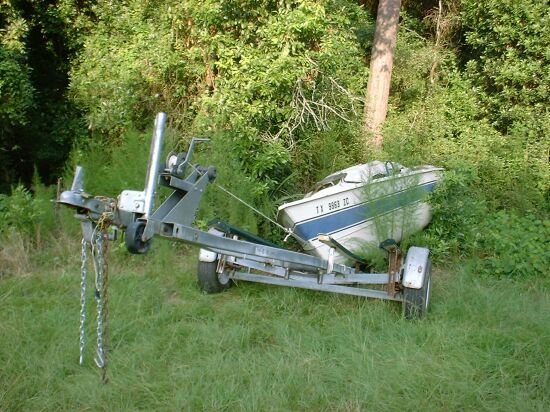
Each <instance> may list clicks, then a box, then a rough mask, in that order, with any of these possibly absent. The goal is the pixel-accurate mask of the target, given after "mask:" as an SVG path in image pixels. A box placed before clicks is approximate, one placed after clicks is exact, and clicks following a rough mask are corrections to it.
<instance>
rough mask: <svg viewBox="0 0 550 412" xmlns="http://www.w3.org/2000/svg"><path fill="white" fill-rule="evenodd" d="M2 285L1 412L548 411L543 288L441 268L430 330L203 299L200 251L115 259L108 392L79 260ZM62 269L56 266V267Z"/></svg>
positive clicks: (375, 318)
mask: <svg viewBox="0 0 550 412" xmlns="http://www.w3.org/2000/svg"><path fill="white" fill-rule="evenodd" d="M72 246H76V248H74V250H66V251H65V254H66V256H65V257H63V261H66V262H67V263H66V264H65V265H59V266H57V267H54V265H48V264H47V260H45V258H44V257H42V258H41V259H42V264H41V266H37V265H35V270H34V271H33V272H31V273H27V274H24V275H18V276H4V277H1V278H0V308H1V310H0V363H1V365H2V367H1V368H0V410H3V411H4V410H5V411H17V410H24V411H27V410H55V411H57V410H71V411H74V410H94V411H95V410H109V411H111V410H275V411H279V410H280V411H286V410H330V411H332V410H342V411H356V410H374V411H378V410H411V411H418V410H423V411H424V410H434V411H440V410H476V411H478V410H534V411H537V410H540V411H545V410H549V409H550V382H549V374H550V299H549V298H548V296H549V295H548V289H549V288H548V286H549V282H548V279H538V280H535V279H530V280H519V281H508V280H495V279H487V278H481V279H480V278H477V277H476V276H474V275H472V274H470V273H469V272H468V270H466V269H460V270H459V269H457V268H446V269H445V270H443V269H442V268H436V270H435V273H434V289H433V295H432V307H431V310H430V313H429V316H428V318H427V319H425V320H423V321H413V322H411V321H406V320H404V319H403V318H402V317H401V313H400V307H399V305H397V304H395V303H392V302H384V301H376V300H367V299H362V298H356V297H350V296H338V295H331V294H327V293H322V292H312V291H304V290H295V289H287V288H280V287H270V286H266V285H259V284H250V283H241V284H239V285H238V286H237V287H234V288H232V289H230V290H229V291H228V292H226V293H222V294H219V295H205V294H203V293H201V292H200V291H199V290H198V287H197V286H196V280H195V266H196V250H195V249H192V248H188V247H184V246H174V245H172V244H170V243H168V242H165V243H162V244H161V243H160V242H157V244H156V245H155V246H156V247H155V248H154V250H153V251H152V253H151V254H150V255H149V256H147V257H143V256H127V255H126V254H125V253H123V251H122V250H120V249H119V248H116V247H115V248H113V250H112V253H111V267H110V308H109V309H110V352H109V362H110V364H109V369H108V375H109V379H110V382H109V383H108V384H106V385H103V384H101V382H100V377H99V371H98V369H97V368H96V367H95V366H94V364H93V351H94V339H95V338H94V330H93V327H94V325H93V323H94V318H93V317H94V309H95V304H94V302H93V301H92V299H91V298H90V299H89V304H88V308H89V313H88V319H89V321H88V329H87V337H88V340H87V348H86V358H85V365H84V366H82V367H80V366H79V365H78V319H79V262H78V260H79V256H78V254H79V250H78V244H77V243H73V244H72ZM52 259H53V258H52Z"/></svg>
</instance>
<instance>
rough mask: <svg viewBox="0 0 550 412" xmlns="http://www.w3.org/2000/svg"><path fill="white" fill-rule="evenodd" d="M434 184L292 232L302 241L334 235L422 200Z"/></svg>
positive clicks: (314, 220)
mask: <svg viewBox="0 0 550 412" xmlns="http://www.w3.org/2000/svg"><path fill="white" fill-rule="evenodd" d="M435 184H436V182H430V183H426V184H423V185H421V186H416V187H414V188H412V189H407V190H404V191H402V192H398V193H395V194H392V195H389V196H386V197H382V198H380V199H376V200H373V201H371V202H366V203H361V204H360V205H357V206H352V207H350V208H347V209H343V210H340V211H338V212H335V213H332V214H330V215H324V216H320V217H318V218H316V219H312V220H308V221H306V222H303V223H299V224H297V225H296V226H295V228H294V232H295V233H296V234H297V235H298V236H300V237H301V238H302V239H307V240H311V239H314V238H316V237H317V236H318V235H319V233H327V234H330V233H334V232H338V231H340V230H342V229H343V228H346V227H350V226H355V225H357V224H359V223H362V222H364V221H366V220H369V219H372V218H374V217H376V216H379V215H383V214H385V213H388V212H391V211H393V210H395V209H399V208H402V207H405V206H407V205H410V204H412V203H415V202H418V201H420V200H423V199H424V198H425V197H426V194H427V193H430V192H432V191H433V190H434V187H435Z"/></svg>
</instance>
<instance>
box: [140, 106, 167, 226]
mask: <svg viewBox="0 0 550 412" xmlns="http://www.w3.org/2000/svg"><path fill="white" fill-rule="evenodd" d="M165 126H166V113H163V112H160V113H158V114H157V117H156V118H155V131H154V132H153V138H152V141H151V150H150V151H149V165H148V167H147V177H146V179H145V190H144V192H145V207H144V211H145V213H144V215H143V217H144V218H148V217H149V215H150V214H151V212H152V211H153V206H154V201H155V189H156V186H157V180H158V176H159V164H160V156H161V152H162V144H163V140H164V128H165Z"/></svg>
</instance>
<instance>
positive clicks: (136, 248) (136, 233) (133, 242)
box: [124, 220, 151, 255]
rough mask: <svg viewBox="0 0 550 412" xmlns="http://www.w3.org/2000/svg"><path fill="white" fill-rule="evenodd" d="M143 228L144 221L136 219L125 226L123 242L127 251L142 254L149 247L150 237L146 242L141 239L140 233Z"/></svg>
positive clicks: (141, 233)
mask: <svg viewBox="0 0 550 412" xmlns="http://www.w3.org/2000/svg"><path fill="white" fill-rule="evenodd" d="M144 230H145V222H142V221H140V220H136V221H135V222H132V223H131V224H130V225H129V226H128V227H127V228H126V232H125V234H124V243H126V249H128V252H130V253H133V254H134V255H143V254H145V253H147V252H148V251H149V249H150V248H151V239H149V240H148V241H147V242H144V241H143V240H141V235H143V231H144Z"/></svg>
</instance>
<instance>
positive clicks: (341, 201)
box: [315, 197, 349, 215]
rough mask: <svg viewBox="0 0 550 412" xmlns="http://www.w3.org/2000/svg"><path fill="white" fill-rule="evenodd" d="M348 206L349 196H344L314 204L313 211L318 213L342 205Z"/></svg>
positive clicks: (338, 207) (330, 210)
mask: <svg viewBox="0 0 550 412" xmlns="http://www.w3.org/2000/svg"><path fill="white" fill-rule="evenodd" d="M346 206H349V198H348V197H344V198H342V199H337V200H332V201H330V202H327V203H324V204H319V205H317V206H315V211H316V212H317V214H318V215H320V214H322V213H325V211H327V212H332V211H333V210H336V209H340V208H342V207H346Z"/></svg>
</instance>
